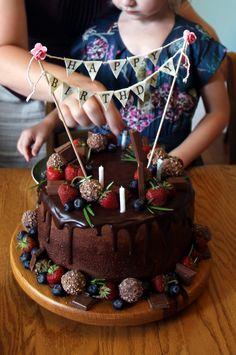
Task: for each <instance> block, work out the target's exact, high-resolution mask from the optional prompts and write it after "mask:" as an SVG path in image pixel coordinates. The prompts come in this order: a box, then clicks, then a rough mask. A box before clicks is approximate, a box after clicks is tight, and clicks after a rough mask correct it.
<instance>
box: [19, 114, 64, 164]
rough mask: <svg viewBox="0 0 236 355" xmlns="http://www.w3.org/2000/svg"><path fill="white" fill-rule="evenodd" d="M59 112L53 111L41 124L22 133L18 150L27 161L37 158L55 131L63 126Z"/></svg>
mask: <svg viewBox="0 0 236 355" xmlns="http://www.w3.org/2000/svg"><path fill="white" fill-rule="evenodd" d="M61 124H62V123H61V121H60V119H59V117H58V113H57V110H56V109H54V110H53V111H51V112H50V113H49V114H48V115H47V116H46V117H45V118H44V119H43V120H42V121H41V122H40V123H38V124H37V125H35V126H33V127H30V128H27V129H25V130H24V131H22V133H21V135H20V137H19V139H18V142H17V149H18V150H19V152H20V153H21V154H22V155H23V156H24V157H25V159H26V161H30V159H31V158H33V157H36V156H37V155H38V153H39V151H40V149H41V147H42V145H43V143H45V142H46V141H47V139H48V138H49V136H50V134H51V133H52V132H53V130H54V129H55V128H56V127H58V126H59V125H61Z"/></svg>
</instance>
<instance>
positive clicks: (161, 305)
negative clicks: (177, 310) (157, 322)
mask: <svg viewBox="0 0 236 355" xmlns="http://www.w3.org/2000/svg"><path fill="white" fill-rule="evenodd" d="M148 303H149V306H150V308H152V309H154V310H157V309H169V308H170V306H171V304H170V301H169V298H168V297H167V296H166V295H165V294H164V293H156V294H152V295H150V296H149V298H148Z"/></svg>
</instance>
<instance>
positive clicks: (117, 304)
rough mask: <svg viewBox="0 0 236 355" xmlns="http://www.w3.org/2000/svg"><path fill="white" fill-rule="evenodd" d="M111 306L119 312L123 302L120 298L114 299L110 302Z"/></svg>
mask: <svg viewBox="0 0 236 355" xmlns="http://www.w3.org/2000/svg"><path fill="white" fill-rule="evenodd" d="M112 306H113V308H115V309H117V310H119V311H120V310H121V309H123V307H124V301H123V300H122V299H121V298H116V299H114V300H113V301H112Z"/></svg>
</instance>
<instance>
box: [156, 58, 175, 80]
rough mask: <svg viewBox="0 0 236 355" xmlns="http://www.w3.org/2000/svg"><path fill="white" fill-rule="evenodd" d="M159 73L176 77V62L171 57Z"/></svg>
mask: <svg viewBox="0 0 236 355" xmlns="http://www.w3.org/2000/svg"><path fill="white" fill-rule="evenodd" d="M159 71H161V72H163V73H166V74H169V75H172V76H175V75H176V71H175V66H174V60H173V58H172V57H171V58H170V59H168V60H167V61H166V62H165V63H164V64H163V65H162V66H161V67H160V68H159Z"/></svg>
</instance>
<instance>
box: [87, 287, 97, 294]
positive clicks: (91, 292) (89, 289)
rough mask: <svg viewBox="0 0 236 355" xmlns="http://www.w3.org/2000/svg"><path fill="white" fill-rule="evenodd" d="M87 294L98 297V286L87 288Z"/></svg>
mask: <svg viewBox="0 0 236 355" xmlns="http://www.w3.org/2000/svg"><path fill="white" fill-rule="evenodd" d="M87 292H88V293H89V294H90V296H96V295H98V293H99V288H98V285H89V286H88V288H87Z"/></svg>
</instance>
